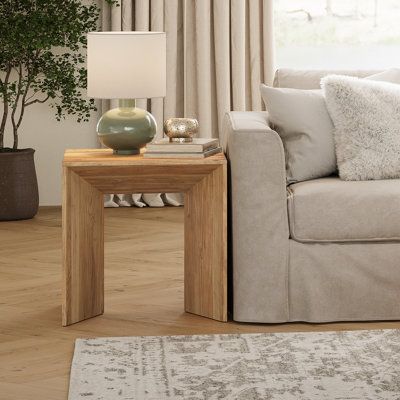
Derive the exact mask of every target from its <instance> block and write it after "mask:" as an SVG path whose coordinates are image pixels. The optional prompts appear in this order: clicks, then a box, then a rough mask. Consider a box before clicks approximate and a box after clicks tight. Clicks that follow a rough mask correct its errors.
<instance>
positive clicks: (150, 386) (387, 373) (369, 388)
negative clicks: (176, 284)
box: [69, 330, 400, 400]
mask: <svg viewBox="0 0 400 400" xmlns="http://www.w3.org/2000/svg"><path fill="white" fill-rule="evenodd" d="M82 399H85V400H95V399H96V400H98V399H101V400H111V399H112V400H128V399H129V400H144V399H151V400H161V399H185V400H200V399H210V400H211V399H213V400H214V399H235V400H239V399H240V400H253V399H279V400H281V399H282V400H306V399H315V400H319V399H337V400H339V399H340V400H344V399H349V400H350V399H351V400H354V399H360V400H379V399H400V330H380V331H352V332H321V333H280V334H246V335H239V334H235V335H205V336H148V337H123V338H107V339H105V338H98V339H87V340H77V341H76V345H75V354H74V359H73V363H72V370H71V382H70V394H69V400H82Z"/></svg>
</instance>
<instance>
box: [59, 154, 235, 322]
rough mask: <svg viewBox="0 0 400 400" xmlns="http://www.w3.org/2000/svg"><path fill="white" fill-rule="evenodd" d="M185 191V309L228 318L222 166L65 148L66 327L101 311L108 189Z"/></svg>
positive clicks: (221, 161)
mask: <svg viewBox="0 0 400 400" xmlns="http://www.w3.org/2000/svg"><path fill="white" fill-rule="evenodd" d="M157 192H167V193H172V192H183V193H185V205H184V213H185V217H184V220H185V225H184V226H185V227H184V241H185V244H184V253H185V256H184V263H185V268H184V270H185V272H184V286H185V289H184V293H185V311H187V312H190V313H193V314H198V315H201V316H204V317H208V318H212V319H215V320H219V321H226V320H227V236H226V235H227V226H226V224H227V209H226V204H227V170H226V159H225V156H224V155H223V154H218V155H215V156H211V157H208V158H205V159H200V160H198V159H183V158H180V159H174V158H169V159H168V158H163V159H148V158H143V156H142V155H136V156H119V155H118V156H117V155H113V154H112V151H111V150H108V149H89V150H85V149H79V150H66V152H65V155H64V162H63V207H62V224H63V290H62V324H63V325H64V326H66V325H70V324H73V323H75V322H79V321H82V320H84V319H87V318H91V317H95V316H96V315H100V314H102V313H103V311H104V206H103V194H105V193H157Z"/></svg>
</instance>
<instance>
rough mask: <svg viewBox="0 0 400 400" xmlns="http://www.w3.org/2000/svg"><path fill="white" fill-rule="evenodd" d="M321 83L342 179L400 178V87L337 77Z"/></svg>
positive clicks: (327, 78) (333, 76)
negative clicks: (332, 128) (331, 124)
mask: <svg viewBox="0 0 400 400" xmlns="http://www.w3.org/2000/svg"><path fill="white" fill-rule="evenodd" d="M321 82H322V86H323V90H324V93H325V100H326V104H327V108H328V111H329V114H330V116H331V117H332V120H333V123H334V126H335V128H334V131H333V133H334V138H335V144H336V155H337V163H338V168H339V175H340V178H342V179H344V180H351V181H359V180H369V179H390V178H400V86H399V85H395V84H392V83H387V82H372V81H367V80H363V79H358V78H353V77H348V76H336V75H331V76H328V77H326V78H323V79H322V81H321Z"/></svg>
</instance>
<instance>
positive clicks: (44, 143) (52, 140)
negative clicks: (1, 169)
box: [5, 104, 98, 206]
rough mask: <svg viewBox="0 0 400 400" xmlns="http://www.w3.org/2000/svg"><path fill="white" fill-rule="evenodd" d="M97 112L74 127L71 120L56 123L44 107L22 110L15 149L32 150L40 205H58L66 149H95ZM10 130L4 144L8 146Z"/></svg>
mask: <svg viewBox="0 0 400 400" xmlns="http://www.w3.org/2000/svg"><path fill="white" fill-rule="evenodd" d="M97 118H98V117H97V113H96V112H94V113H93V115H92V119H91V121H90V122H82V123H80V124H78V123H77V122H76V120H75V119H74V118H72V117H68V118H67V119H66V120H63V121H60V122H57V121H56V119H55V113H54V110H53V109H52V108H50V107H49V105H48V104H33V105H32V106H29V107H28V108H27V109H26V110H25V115H24V119H23V122H22V125H21V128H20V132H19V142H20V144H19V146H18V147H19V148H24V147H32V148H34V149H36V152H35V163H36V173H37V177H38V183H39V197H40V205H42V206H50V205H51V206H52V205H60V204H61V182H62V180H61V179H62V167H61V164H62V158H63V154H64V150H65V149H68V148H93V147H98V144H97V137H96V122H97ZM11 136H12V134H11V130H10V129H8V131H7V133H6V141H5V144H6V145H7V146H10V145H11V143H12V142H11V140H12V138H11Z"/></svg>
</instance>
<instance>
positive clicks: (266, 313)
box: [222, 112, 289, 322]
mask: <svg viewBox="0 0 400 400" xmlns="http://www.w3.org/2000/svg"><path fill="white" fill-rule="evenodd" d="M222 142H223V146H224V148H225V152H226V154H227V158H228V161H229V179H230V180H229V183H230V199H229V201H230V211H231V215H230V229H231V232H230V233H231V240H230V246H231V255H232V268H233V301H234V307H233V312H234V319H235V320H236V321H246V322H284V321H287V320H288V317H289V315H288V313H289V311H288V288H287V279H288V276H287V275H288V271H287V269H288V265H287V264H288V246H289V240H288V239H289V228H288V220H287V218H288V217H287V197H286V170H285V155H284V149H283V144H282V141H281V139H280V137H279V135H278V134H277V133H276V132H275V131H274V130H272V129H271V128H270V127H269V125H268V116H267V113H266V112H230V113H227V114H226V116H225V120H224V133H223V138H222Z"/></svg>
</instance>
